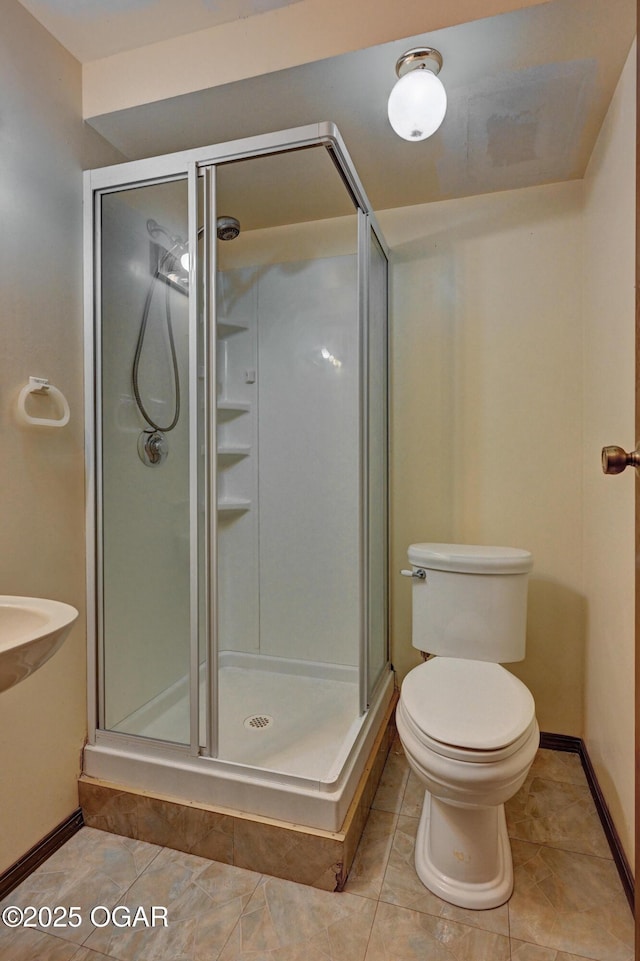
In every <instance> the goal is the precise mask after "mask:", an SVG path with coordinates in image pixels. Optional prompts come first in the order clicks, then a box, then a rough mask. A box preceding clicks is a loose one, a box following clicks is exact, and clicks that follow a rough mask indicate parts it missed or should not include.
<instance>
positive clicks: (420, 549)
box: [408, 544, 533, 574]
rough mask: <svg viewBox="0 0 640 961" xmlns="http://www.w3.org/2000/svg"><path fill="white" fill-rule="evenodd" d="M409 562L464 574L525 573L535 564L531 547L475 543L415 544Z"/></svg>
mask: <svg viewBox="0 0 640 961" xmlns="http://www.w3.org/2000/svg"><path fill="white" fill-rule="evenodd" d="M408 557H409V562H410V563H411V564H413V565H414V566H415V567H425V568H426V569H427V570H433V571H458V572H459V573H463V574H524V573H526V572H527V571H530V570H531V567H532V566H533V556H532V554H531V552H530V551H525V550H522V549H521V548H519V547H483V546H480V545H474V544H412V545H411V546H410V547H409V550H408Z"/></svg>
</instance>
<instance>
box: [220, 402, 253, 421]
mask: <svg viewBox="0 0 640 961" xmlns="http://www.w3.org/2000/svg"><path fill="white" fill-rule="evenodd" d="M216 406H217V408H218V415H219V419H220V420H225V419H228V418H230V417H237V416H238V414H246V412H247V411H248V410H251V404H247V403H245V402H244V401H242V400H219V401H218V403H217V405H216Z"/></svg>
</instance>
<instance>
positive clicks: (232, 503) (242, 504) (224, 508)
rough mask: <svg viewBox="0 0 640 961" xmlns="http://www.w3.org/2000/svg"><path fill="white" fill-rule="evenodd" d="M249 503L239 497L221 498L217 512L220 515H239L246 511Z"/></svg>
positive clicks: (249, 505)
mask: <svg viewBox="0 0 640 961" xmlns="http://www.w3.org/2000/svg"><path fill="white" fill-rule="evenodd" d="M250 507H251V501H248V500H245V499H244V498H241V497H223V498H221V499H220V500H219V501H218V512H219V513H221V514H232V513H235V514H240V513H243V512H244V511H248V510H249V509H250Z"/></svg>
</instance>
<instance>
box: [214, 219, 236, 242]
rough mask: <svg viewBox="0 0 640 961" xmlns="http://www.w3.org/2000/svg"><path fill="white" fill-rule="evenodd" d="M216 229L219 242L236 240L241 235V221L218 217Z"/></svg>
mask: <svg viewBox="0 0 640 961" xmlns="http://www.w3.org/2000/svg"><path fill="white" fill-rule="evenodd" d="M216 228H217V233H218V240H235V239H236V237H237V236H238V235H239V234H240V221H239V220H236V218H235V217H218V219H217V221H216Z"/></svg>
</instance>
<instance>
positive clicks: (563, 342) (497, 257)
mask: <svg viewBox="0 0 640 961" xmlns="http://www.w3.org/2000/svg"><path fill="white" fill-rule="evenodd" d="M582 198H583V188H582V184H581V183H580V182H570V183H565V184H556V185H551V186H544V187H535V188H529V189H526V190H517V191H506V192H503V193H497V194H488V195H484V196H480V197H469V198H465V199H462V200H454V201H446V202H443V203H440V204H430V205H429V206H428V207H413V208H406V209H400V210H393V211H385V212H383V213H382V214H380V221H381V224H382V228H383V230H384V232H385V235H386V237H387V240H388V242H389V243H390V245H391V247H392V250H393V267H392V347H391V352H392V355H391V377H392V395H391V410H392V423H391V529H392V545H391V572H392V583H391V591H392V594H391V602H392V642H393V663H394V665H395V667H396V669H397V670H398V672H399V674H400V676H403V675H404V674H405V673H406V671H407V670H408V669H409V668H410V667H411V666H412V665H413V664H415V663H417V660H418V657H419V655H418V654H417V652H416V651H414V650H413V648H412V647H411V644H410V636H411V631H410V623H411V609H410V591H409V583H408V581H407V580H406V579H405V578H402V577H399V576H398V571H399V569H400V568H401V567H405V566H406V549H407V546H408V545H409V544H410V543H412V542H418V541H439V540H440V541H445V542H446V541H454V542H455V541H459V542H463V543H464V542H467V543H480V544H504V545H511V546H515V547H525V548H528V549H529V550H531V551H532V552H533V555H534V561H535V566H534V572H533V575H532V578H531V585H530V594H529V629H528V647H527V657H526V660H525V661H524V662H523V663H522V664H518V665H514V666H513V670H514V671H515V672H516V673H517V674H518V675H519V676H520V677H522V679H523V680H524V681H525V682H526V683H527V684H528V685H529V687H530V689H531V691H532V692H533V694H534V697H535V699H536V703H537V710H538V717H539V721H540V725H541V728H542V729H543V730H546V731H553V732H561V733H565V734H573V735H579V734H581V731H582V687H583V654H584V611H585V601H584V596H583V592H582V535H581V522H582V514H581V483H582V478H581V437H580V434H581V412H582V395H581V388H580V385H581V377H582V369H581V341H582V334H581V305H580V282H581V276H582V274H581V269H582V264H581V245H580V237H581V215H582Z"/></svg>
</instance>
